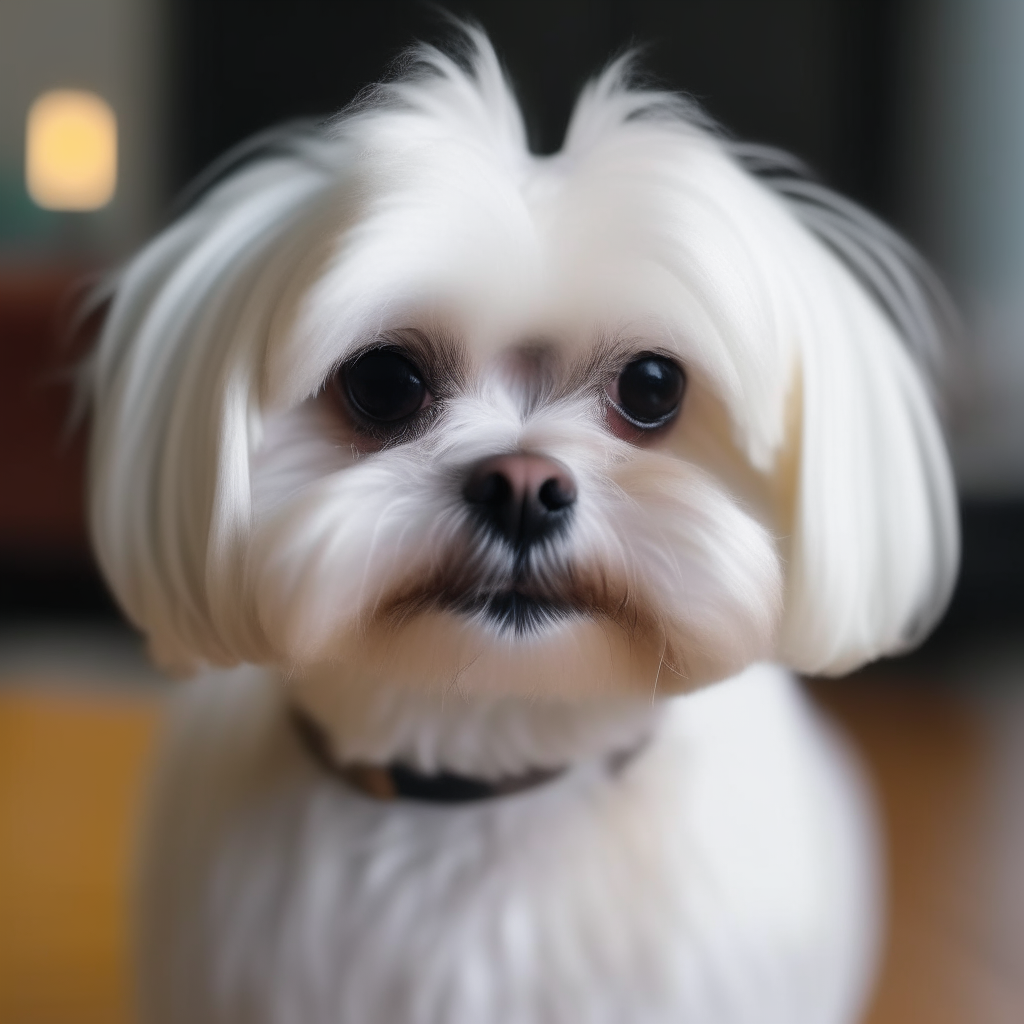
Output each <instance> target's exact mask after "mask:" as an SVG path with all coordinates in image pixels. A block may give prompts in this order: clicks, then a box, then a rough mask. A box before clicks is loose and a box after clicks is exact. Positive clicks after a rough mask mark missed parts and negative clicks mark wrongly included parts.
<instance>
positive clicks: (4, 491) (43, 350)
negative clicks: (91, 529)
mask: <svg viewBox="0 0 1024 1024" xmlns="http://www.w3.org/2000/svg"><path fill="white" fill-rule="evenodd" d="M89 281H90V275H89V274H88V272H86V271H84V270H83V269H81V268H67V267H58V268H51V267H32V266H26V267H19V268H16V269H10V268H8V269H0V482H2V483H0V617H3V618H10V617H12V616H20V615H25V614H36V615H42V614H54V613H56V614H61V613H65V612H72V613H85V614H90V613H97V612H98V613H100V614H108V615H109V614H110V612H111V608H112V606H111V603H110V600H109V598H108V597H107V595H106V590H105V588H104V587H103V585H102V583H101V582H100V581H99V577H98V575H97V573H96V571H95V568H94V567H93V564H92V559H91V556H90V554H89V547H88V540H87V535H86V527H85V513H84V486H83V483H84V466H85V441H86V431H85V429H84V425H85V420H84V418H79V421H78V422H77V423H76V422H75V421H74V420H73V418H72V410H73V397H74V385H75V375H76V373H77V372H78V369H79V366H80V362H81V359H82V358H83V355H84V353H85V351H86V350H87V345H88V332H86V331H80V332H78V333H77V334H76V332H75V331H74V330H73V326H74V318H75V315H76V312H77V309H78V306H79V303H80V301H81V299H82V298H83V297H84V295H85V293H86V289H87V287H88V284H89Z"/></svg>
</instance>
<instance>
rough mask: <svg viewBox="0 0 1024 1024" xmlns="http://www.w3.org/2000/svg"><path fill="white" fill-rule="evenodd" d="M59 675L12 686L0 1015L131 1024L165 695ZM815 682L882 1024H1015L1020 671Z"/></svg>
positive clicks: (1023, 846) (1, 848) (3, 827)
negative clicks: (883, 888)
mask: <svg viewBox="0 0 1024 1024" xmlns="http://www.w3.org/2000/svg"><path fill="white" fill-rule="evenodd" d="M1021 665H1022V666H1024V661H1022V662H1021ZM49 683H50V685H41V683H40V680H39V679H31V680H27V679H25V680H20V679H18V678H16V677H8V678H6V679H4V678H0V1024H94V1022H95V1024H127V1022H129V1021H130V1020H131V1014H130V1009H129V1004H130V999H129V996H128V986H127V982H126V978H127V974H128V970H127V947H128V940H127V934H126V916H127V914H126V909H127V904H128V886H129V883H128V879H129V863H130V848H131V837H132V831H133V825H134V821H135V815H136V813H137V810H138V806H139V797H140V780H141V779H142V776H143V773H144V765H145V762H146V758H147V754H148V752H149V750H150V748H151V743H152V739H153V735H154V728H155V726H156V724H157V721H158V717H159V708H160V696H159V691H157V690H154V689H153V688H150V689H148V690H147V689H142V688H140V690H139V692H134V691H131V690H126V689H125V688H124V687H121V688H120V689H117V690H106V689H99V690H97V689H96V688H95V687H91V688H88V689H83V688H82V687H81V686H80V685H79V686H77V687H75V686H72V685H69V683H68V681H66V680H65V681H62V680H60V679H54V680H50V681H49ZM813 691H814V693H815V696H816V699H818V700H819V702H820V703H821V704H822V706H823V707H825V708H826V709H827V711H828V712H829V713H830V714H832V715H834V716H835V717H836V718H837V719H838V720H839V721H840V722H841V723H842V724H843V726H844V727H845V728H846V729H847V730H848V732H849V734H850V735H851V736H852V737H853V739H854V742H855V745H856V746H857V747H858V748H859V749H860V751H861V753H862V755H863V760H864V762H865V764H866V766H867V769H868V771H869V773H870V775H871V777H872V779H873V780H874V783H875V786H876V789H877V792H878V794H879V801H880V810H881V817H882V819H883V821H884V824H885V828H886V834H887V837H888V839H887V841H888V846H889V864H890V868H889V871H890V905H891V915H890V928H889V936H890V937H889V943H888V947H887V950H886V953H885V959H884V963H883V967H882V971H881V978H880V982H879V986H878V990H877V993H876V997H875V1000H874V1004H873V1006H872V1008H871V1011H870V1015H869V1022H870V1024H1020V1022H1021V1021H1024V676H1022V678H1021V679H1020V685H1019V686H1017V687H1013V686H1010V687H1003V689H1002V690H1000V689H999V688H998V687H997V688H995V690H992V688H991V687H990V688H988V689H987V690H986V691H985V696H984V698H983V699H981V698H979V697H978V696H977V695H975V694H973V693H972V692H971V691H970V689H969V688H968V689H967V690H965V689H964V688H963V687H960V688H950V687H949V686H946V685H944V684H943V685H939V684H936V683H935V682H934V680H931V679H929V678H927V677H924V678H915V677H908V676H907V675H906V673H905V671H904V672H903V673H896V674H892V673H890V674H888V675H887V674H886V672H884V671H882V672H879V671H876V672H874V673H871V674H869V675H867V676H864V677H862V678H858V679H856V680H847V681H843V682H839V683H816V684H814V685H813ZM990 691H991V692H990Z"/></svg>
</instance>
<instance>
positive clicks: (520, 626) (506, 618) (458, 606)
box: [449, 589, 580, 636]
mask: <svg viewBox="0 0 1024 1024" xmlns="http://www.w3.org/2000/svg"><path fill="white" fill-rule="evenodd" d="M449 607H451V609H452V610H453V611H456V612H460V613H462V614H464V615H472V616H480V617H482V618H484V619H486V620H487V621H488V622H489V623H490V624H491V625H493V626H495V627H497V628H498V630H499V631H501V632H508V633H511V634H513V635H514V636H524V635H526V634H528V633H536V632H538V631H539V630H541V629H543V628H544V627H545V626H549V625H552V624H553V623H555V622H558V621H560V620H563V619H567V618H569V617H570V616H572V615H578V614H580V613H579V610H578V609H576V608H573V607H572V606H571V605H569V604H567V603H566V602H564V601H555V600H551V599H549V598H543V597H534V596H532V595H530V594H527V593H524V592H522V591H520V590H516V589H508V590H499V591H495V592H493V593H489V594H487V593H484V594H471V595H465V596H462V597H460V598H458V599H457V600H455V601H452V602H451V603H450V605H449Z"/></svg>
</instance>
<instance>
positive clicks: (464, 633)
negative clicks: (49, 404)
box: [93, 44, 955, 697]
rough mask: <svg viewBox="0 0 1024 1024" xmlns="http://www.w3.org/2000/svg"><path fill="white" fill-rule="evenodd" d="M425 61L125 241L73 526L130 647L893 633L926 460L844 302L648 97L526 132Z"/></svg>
mask: <svg viewBox="0 0 1024 1024" xmlns="http://www.w3.org/2000/svg"><path fill="white" fill-rule="evenodd" d="M480 45H481V46H482V47H483V45H484V44H480ZM429 60H430V61H432V62H433V64H432V67H433V68H434V72H435V74H434V77H431V78H426V79H421V80H417V81H415V82H406V83H400V84H399V85H397V86H392V87H391V89H392V92H393V93H394V94H395V95H394V96H393V97H392V99H396V98H397V100H398V102H397V103H394V104H392V105H391V106H385V107H379V108H374V107H371V108H369V109H368V110H365V111H363V112H362V113H360V114H358V115H356V116H355V117H354V118H350V119H349V120H347V121H344V122H342V124H341V127H340V129H338V132H337V136H336V137H335V138H333V139H328V140H326V141H324V142H323V143H320V144H318V145H319V146H320V148H319V149H317V150H316V152H315V153H314V154H313V157H314V158H313V159H310V158H308V154H307V155H305V156H304V155H302V154H299V155H296V156H293V157H288V158H283V157H280V158H276V159H273V160H268V161H267V162H266V164H264V165H257V166H256V167H255V168H252V169H249V170H246V171H243V172H242V173H240V174H239V175H238V176H237V177H236V178H235V179H233V180H231V181H229V182H227V183H226V184H225V185H223V186H221V187H220V189H219V190H218V191H216V192H215V193H213V195H212V196H211V198H210V199H208V200H206V201H205V204H201V205H200V206H199V207H198V208H197V209H196V210H195V211H193V213H192V214H190V215H189V217H187V218H186V219H185V220H183V221H182V222H180V223H179V225H177V226H176V227H175V228H172V229H171V231H170V232H168V234H167V235H166V236H165V237H164V238H163V239H162V240H158V242H157V243H155V244H154V246H153V247H152V249H151V250H150V251H149V252H148V254H144V255H143V256H142V257H140V260H139V261H138V262H137V264H136V265H134V266H133V268H130V269H129V272H128V275H127V277H126V280H125V284H124V285H123V287H122V292H121V297H120V306H117V305H115V309H114V313H113V315H112V318H111V322H110V325H109V326H108V329H107V336H106V338H105V341H104V346H103V347H101V352H100V358H99V364H98V410H99V424H98V428H97V434H96V440H95V441H94V480H95V484H94V506H93V513H94V515H93V521H94V526H95V528H96V533H97V543H98V547H99V550H100V553H101V557H102V558H103V559H104V564H105V567H106V569H107V572H108V575H109V576H110V577H111V579H112V580H113V581H114V583H115V586H116V587H118V592H119V596H120V597H121V600H122V602H123V603H124V604H125V605H126V606H127V607H128V608H129V610H130V611H131V612H132V614H133V615H134V616H135V618H136V620H137V621H139V622H140V624H142V626H143V628H145V629H146V630H147V631H148V632H149V633H150V635H151V638H152V639H153V642H154V647H155V648H156V650H157V652H158V653H159V654H161V655H162V656H163V658H164V659H165V660H167V661H170V662H176V663H188V662H190V661H194V660H195V659H203V658H206V659H212V660H218V661H231V660H235V659H239V658H248V659H252V660H263V661H272V662H274V663H277V664H279V665H281V666H283V667H285V668H287V669H293V670H294V669H298V670H300V671H305V670H309V669H312V668H315V667H316V666H323V665H325V664H330V665H332V666H334V669H333V671H335V672H336V674H337V675H339V676H341V677H345V678H349V679H352V680H358V681H361V682H372V683H377V682H380V683H395V684H399V685H403V686H418V687H426V688H428V689H439V690H446V689H448V688H451V687H457V688H459V689H461V690H463V691H472V692H487V693H494V694H501V693H517V694H523V693H527V694H536V693H545V694H560V695H563V696H581V697H582V696H585V695H587V694H595V693H607V692H609V691H617V692H621V691H627V692H630V693H644V694H650V693H655V692H670V691H677V690H680V689H687V688H691V687H694V686H697V685H700V684H703V683H706V682H709V681H712V680H715V679H720V678H723V677H725V676H727V675H729V674H730V673H732V672H734V671H737V670H739V669H740V668H742V667H743V666H745V665H746V664H749V663H750V662H751V661H754V660H757V659H761V658H769V657H781V658H784V659H785V660H788V661H789V662H790V663H791V664H794V665H796V666H798V667H801V668H809V669H819V670H820V669H832V670H838V669H841V668H845V667H848V666H849V665H851V664H854V663H856V662H857V661H859V660H863V659H864V658H866V657H870V656H872V655H874V654H877V653H880V652H881V651H883V650H888V649H892V648H895V647H898V646H899V645H900V644H901V643H903V642H905V640H906V638H907V636H908V632H909V631H910V630H913V629H920V628H921V627H922V625H923V624H926V621H927V620H928V619H929V617H931V616H933V615H934V609H935V607H936V605H941V602H942V600H943V596H944V591H945V590H947V589H948V583H949V580H950V573H951V571H952V566H953V565H954V563H955V536H954V535H953V532H952V529H951V527H950V512H949V509H950V507H951V492H950V485H949V476H948V469H947V467H946V463H945V456H944V453H943V451H942V446H941V442H940V441H939V440H938V436H937V432H936V428H935V424H934V420H933V418H932V414H931V411H930V409H929V407H928V403H927V400H926V397H925V393H924V390H923V387H922V384H921V381H920V378H919V375H918V373H917V370H916V369H915V368H914V366H913V364H912V363H911V361H910V360H909V359H908V357H907V355H906V353H905V351H904V350H903V347H902V345H901V342H900V339H899V338H898V336H897V332H896V331H895V329H894V328H893V326H892V324H891V323H890V322H889V321H888V320H887V319H886V317H885V315H884V314H883V313H882V312H881V310H880V309H879V307H878V306H877V304H876V303H875V301H874V300H873V298H872V297H871V296H870V295H869V294H868V292H866V291H865V290H864V288H863V287H862V286H861V285H860V284H859V283H858V281H857V280H856V279H855V278H854V276H853V275H851V274H850V272H849V271H848V270H847V269H846V268H845V267H844V266H843V265H842V263H841V262H840V261H839V260H838V259H837V258H836V257H835V256H834V255H832V253H831V252H829V251H828V249H826V247H825V246H823V245H822V243H821V242H820V241H819V240H818V239H817V238H816V237H814V235H813V234H812V232H811V231H809V230H808V229H807V228H806V227H805V226H804V225H803V224H802V223H801V222H800V220H799V219H798V217H797V216H795V215H794V212H793V210H792V209H791V208H789V207H787V205H786V204H785V203H784V202H783V201H782V200H781V199H780V198H779V197H778V196H776V195H774V194H772V193H771V192H770V191H769V190H768V189H767V188H766V187H765V186H764V185H762V184H761V183H759V182H758V181H757V180H755V179H754V178H753V177H752V176H751V175H750V174H748V173H747V172H746V171H745V170H744V169H743V168H742V167H741V166H740V165H739V164H738V163H737V162H736V161H735V160H734V159H733V158H732V157H731V156H730V155H729V153H728V152H727V151H726V150H725V149H724V147H723V145H722V144H721V142H720V141H719V140H718V139H717V138H715V137H714V136H713V135H711V134H709V133H707V132H706V131H704V130H702V129H700V128H699V127H695V126H694V124H692V123H690V122H688V121H687V120H686V118H685V116H682V115H680V114H679V112H678V111H676V112H675V113H671V112H669V111H667V109H665V99H664V97H650V96H646V97H645V95H644V94H641V93H631V92H629V91H628V90H626V89H624V88H623V87H622V86H621V84H620V83H618V81H617V79H616V77H615V74H614V73H610V74H609V75H607V76H606V77H605V79H603V80H601V81H600V82H599V83H598V84H597V85H595V86H594V87H592V89H591V91H590V93H589V94H588V95H587V96H585V97H584V99H583V100H582V101H581V105H580V109H579V111H578V112H577V114H576V116H575V118H574V122H573V126H572V127H571V129H570V134H569V138H568V140H567V144H566V148H565V150H564V151H563V153H561V154H559V155H558V156H557V157H555V158H545V159H540V158H535V157H531V156H529V155H528V154H527V152H526V150H525V146H524V144H523V142H522V138H521V134H522V133H521V126H520V125H519V124H518V120H517V119H518V114H517V113H516V112H514V105H513V104H512V101H511V99H510V97H509V96H508V93H507V90H506V88H505V86H504V83H503V82H502V81H501V80H500V74H499V73H498V72H497V71H496V70H495V69H496V65H494V66H493V67H492V64H493V55H492V54H490V53H489V51H485V49H481V50H480V52H479V53H478V55H477V58H476V60H477V64H476V66H475V69H474V71H473V72H469V73H467V72H465V71H462V70H460V69H459V68H456V67H455V66H454V65H452V64H451V63H450V62H446V61H445V60H444V59H443V58H441V57H439V56H437V55H436V54H435V55H432V56H430V57H429ZM467 97H468V98H467ZM659 105H660V106H659ZM645 112H646V114H647V115H648V116H640V115H643V114H645ZM652 112H653V113H654V114H656V115H657V116H651V115H652ZM517 133H518V134H517ZM851 244H852V243H851ZM876 244H877V245H878V246H881V245H882V243H876ZM875 257H876V259H877V258H879V257H878V253H875ZM881 258H883V259H884V258H890V259H891V260H892V262H893V263H894V264H895V261H896V256H894V255H891V254H888V255H886V254H883V257H881ZM147 261H148V262H147ZM133 272H134V275H135V276H134V278H133V276H132V275H133ZM133 473H134V477H133V476H132V474H133ZM129 478H131V479H132V483H131V485H130V486H129ZM132 488H134V491H132ZM130 491H131V496H129V492H130ZM936 598H937V600H936Z"/></svg>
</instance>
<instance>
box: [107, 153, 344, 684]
mask: <svg viewBox="0 0 1024 1024" xmlns="http://www.w3.org/2000/svg"><path fill="white" fill-rule="evenodd" d="M303 146H305V149H304V148H303ZM311 147H312V143H306V142H304V141H303V140H301V139H300V140H297V142H296V145H295V147H293V149H294V152H292V153H277V154H270V155H267V156H266V157H265V158H264V159H263V160H260V161H258V162H255V163H253V164H252V165H251V166H250V167H247V168H244V169H243V170H241V171H239V172H237V173H236V174H235V175H234V176H233V177H231V178H228V179H227V180H225V181H224V182H222V183H220V184H219V185H217V186H216V187H215V188H214V189H213V190H212V191H211V192H210V193H209V194H208V195H207V196H205V197H204V198H203V199H202V200H201V201H200V202H198V203H197V204H196V205H195V207H194V208H193V209H192V210H190V211H189V212H187V213H186V214H185V215H184V216H183V217H182V218H181V219H179V220H178V221H177V222H175V223H174V224H173V225H171V226H170V227H169V228H168V229H167V230H166V231H165V232H164V233H163V234H162V235H160V236H159V237H158V238H156V239H155V240H154V241H153V242H152V243H151V244H150V245H149V246H147V247H146V249H144V250H143V251H142V253H140V254H139V255H138V256H137V257H136V258H135V259H134V260H133V261H132V262H131V263H130V264H129V265H128V266H127V267H126V268H125V270H124V271H123V272H122V273H121V274H120V275H119V277H118V278H117V279H116V281H115V282H114V298H113V303H112V306H111V310H110V312H109V314H108V316H107V319H106V323H105V324H104V327H103V330H102V333H101V336H100V340H99V344H98V346H97V350H96V353H95V355H94V358H93V360H92V364H91V368H90V383H91V391H92V398H93V414H94V415H93V432H92V444H91V451H90V522H91V529H92V537H93V544H94V547H95V550H96V554H97V557H98V560H99V562H100V565H101V566H102V569H103V572H104V575H105V576H106V579H107V581H108V583H109V584H110V586H111V588H112V589H113V591H114V593H115V595H116V597H117V599H118V602H119V603H120V605H121V607H122V609H124V611H125V613H126V614H127V615H128V617H129V618H130V619H131V620H132V621H133V622H134V623H135V624H136V625H137V626H139V628H140V629H141V630H142V631H143V632H144V633H145V634H146V636H147V638H148V640H149V643H150V649H151V652H152V653H153V656H154V657H155V659H156V660H157V661H158V662H159V663H160V664H162V665H164V666H165V667H168V668H171V669H174V670H178V671H183V672H188V671H191V670H193V669H194V668H196V667H197V666H198V665H199V664H201V663H202V662H204V661H206V662H215V663H221V664H230V663H232V662H235V661H238V660H239V659H240V657H241V656H243V654H246V655H248V656H250V657H252V656H254V653H258V652H254V644H255V640H254V639H253V633H254V631H253V629H252V628H251V625H250V620H251V618H252V617H251V616H247V615H246V609H245V608H244V607H243V602H242V600H241V599H240V597H239V592H240V589H241V587H240V573H241V560H240V557H239V550H240V545H239V543H238V540H239V537H241V536H242V535H244V534H245V532H246V530H247V529H248V523H249V516H250V513H251V496H250V485H249V477H248V471H249V455H250V451H251V449H252V448H253V446H254V445H255V444H256V443H257V441H258V436H259V431H260V403H261V395H260V380H261V368H262V365H263V361H264V354H265V348H266V346H267V343H268V336H269V334H270V332H271V330H272V323H273V319H274V315H275V310H277V309H278V308H279V307H280V305H281V304H282V302H283V296H284V295H285V294H286V293H287V289H288V288H289V287H290V284H291V282H292V281H293V279H294V278H295V276H296V270H295V267H296V266H298V267H301V266H302V260H303V255H304V254H305V253H308V252H309V251H311V249H313V246H312V245H311V244H310V242H309V239H310V237H312V235H313V234H314V233H315V232H317V231H320V230H321V229H320V227H319V226H318V225H319V224H320V223H321V222H323V221H325V220H329V218H328V217H327V216H326V214H325V213H324V210H323V206H324V202H323V197H324V196H325V195H328V194H329V190H330V187H331V185H332V181H333V179H332V177H331V175H330V173H329V172H328V171H325V170H323V169H322V167H321V166H320V164H321V163H325V162H326V161H323V160H321V161H320V163H318V162H317V161H316V160H315V159H314V156H316V155H317V154H311V153H310V152H307V151H306V150H309V149H310V148H311Z"/></svg>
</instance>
